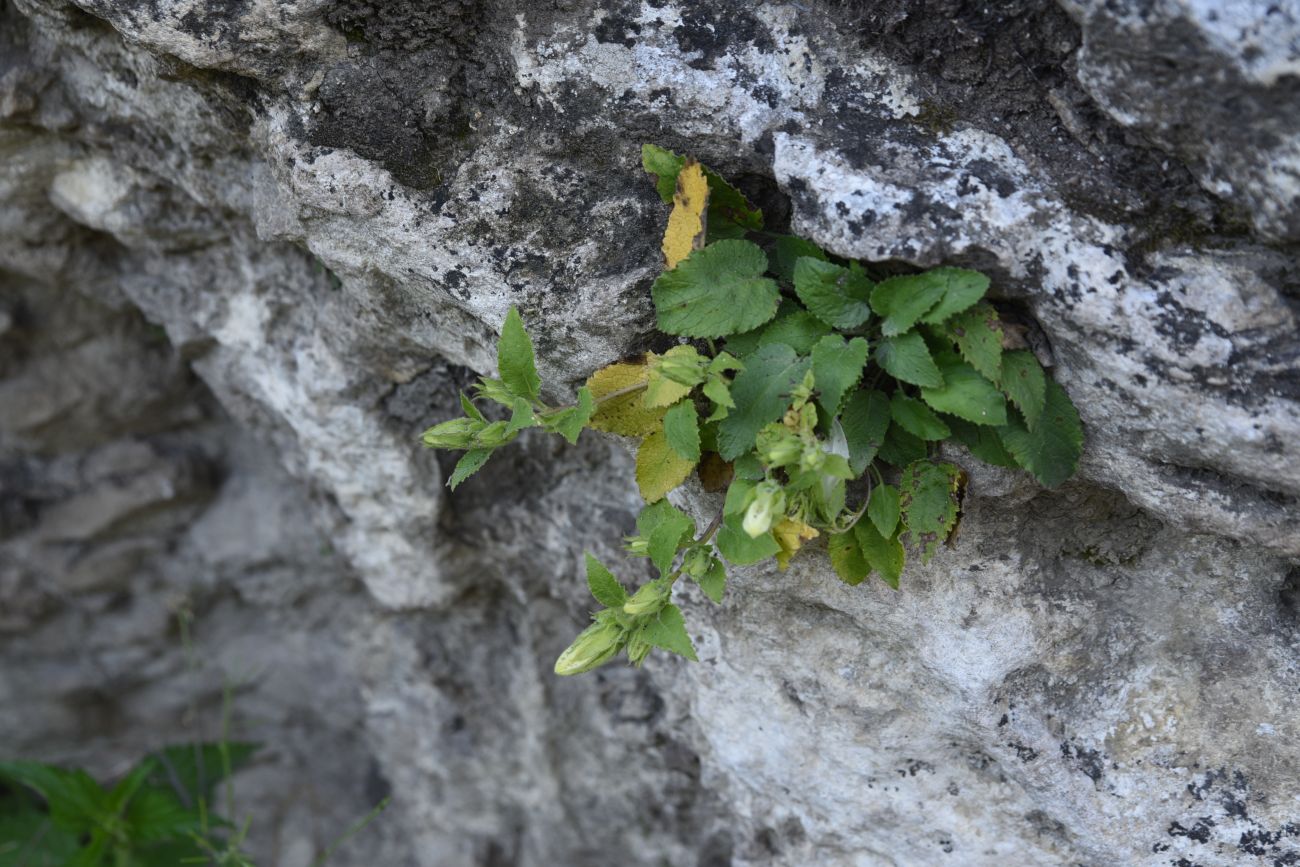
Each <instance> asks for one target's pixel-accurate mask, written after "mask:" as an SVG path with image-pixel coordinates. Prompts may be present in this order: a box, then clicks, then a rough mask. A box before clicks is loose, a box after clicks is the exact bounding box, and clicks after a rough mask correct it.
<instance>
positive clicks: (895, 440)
mask: <svg viewBox="0 0 1300 867" xmlns="http://www.w3.org/2000/svg"><path fill="white" fill-rule="evenodd" d="M925 455H926V448H925V440H923V439H921V438H920V437H916V436H913V435H912V434H910V433H908V432H907V431H906V430H904V429H903V428H902V427H901V426H900V425H899V424H898V423H897V422H894V423H891V424H890V425H889V430H888V431H887V432H886V433H885V441H884V442H883V443H881V445H880V452H879V454H878V457H879V458H880V459H881V460H882V461H884V462H885V463H887V464H889V465H891V466H895V467H905V466H907V465H908V464H910V463H912V461H919V460H920V459H921V458H923V457H925Z"/></svg>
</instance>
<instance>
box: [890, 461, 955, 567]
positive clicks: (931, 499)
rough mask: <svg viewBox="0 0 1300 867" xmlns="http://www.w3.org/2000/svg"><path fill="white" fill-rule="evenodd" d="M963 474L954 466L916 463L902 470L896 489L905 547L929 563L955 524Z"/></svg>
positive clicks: (927, 462)
mask: <svg viewBox="0 0 1300 867" xmlns="http://www.w3.org/2000/svg"><path fill="white" fill-rule="evenodd" d="M964 476H965V473H963V472H962V470H961V468H960V467H958V466H956V465H954V464H946V463H945V464H939V463H933V462H932V461H928V460H918V461H916V462H914V463H912V464H909V465H908V467H907V469H905V470H904V471H903V477H902V479H900V480H899V483H898V487H899V493H900V500H901V508H902V521H903V526H904V528H905V529H906V532H907V537H908V544H909V545H912V546H914V547H916V548H918V549H920V551H921V557H922V560H923V561H927V562H928V561H929V559H930V557H932V556H933V555H934V551H935V548H936V547H938V544H939V543H940V542H942V541H943V540H945V539H947V538H948V534H949V533H950V532H951V531H952V529H953V527H954V526H956V524H957V510H958V508H959V507H960V506H961V491H962V484H963V477H964Z"/></svg>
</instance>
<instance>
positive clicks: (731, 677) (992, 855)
mask: <svg viewBox="0 0 1300 867" xmlns="http://www.w3.org/2000/svg"><path fill="white" fill-rule="evenodd" d="M643 141H653V142H658V143H661V144H664V145H666V146H669V147H674V148H676V149H678V150H684V151H689V152H692V153H694V154H696V155H698V156H699V157H700V158H701V159H703V160H704V161H706V162H708V163H710V164H711V165H713V166H715V167H716V168H718V169H719V170H720V171H722V172H723V173H724V174H726V175H728V176H729V177H731V178H733V179H735V180H736V181H737V182H738V183H739V185H740V186H741V187H743V188H744V189H745V190H746V191H747V192H749V193H750V194H751V195H752V196H753V197H754V198H756V199H757V200H759V201H760V202H761V204H762V205H763V206H764V207H765V209H766V211H767V212H768V214H769V215H772V216H774V217H775V221H776V222H777V223H779V224H780V223H786V222H788V223H789V225H791V226H792V227H793V229H794V230H796V231H798V232H800V233H802V234H805V235H807V236H809V237H811V238H813V239H815V240H816V241H818V242H819V243H821V244H823V245H825V246H827V247H828V248H830V249H832V250H833V251H834V252H836V253H839V254H841V255H845V256H855V257H863V258H867V259H873V260H881V259H892V260H902V261H906V262H911V263H915V264H924V265H930V264H936V263H940V262H942V263H948V264H957V265H966V266H970V267H975V268H979V269H981V270H984V271H986V272H987V273H989V274H990V275H992V276H993V278H994V286H995V293H996V295H997V296H998V297H999V298H1000V299H1001V300H1002V303H1003V304H1004V305H1005V307H1006V309H1007V310H1009V311H1018V312H1019V314H1020V316H1021V318H1022V319H1023V321H1024V323H1025V324H1026V325H1027V326H1028V327H1029V328H1030V331H1031V336H1032V337H1033V338H1034V340H1035V341H1036V344H1037V347H1038V348H1039V349H1040V350H1041V352H1042V353H1044V354H1045V357H1050V358H1051V359H1052V360H1053V361H1054V375H1055V377H1056V379H1057V380H1058V381H1059V382H1061V383H1062V384H1063V385H1064V386H1065V388H1066V389H1067V390H1068V391H1069V393H1070V394H1071V396H1072V397H1073V399H1074V402H1075V403H1076V404H1077V405H1078V407H1079V409H1080V412H1081V414H1082V417H1083V421H1084V424H1085V426H1086V431H1087V436H1088V441H1087V449H1086V454H1085V459H1084V466H1083V468H1082V471H1081V473H1080V475H1079V477H1078V479H1077V480H1076V481H1074V482H1071V483H1069V484H1067V485H1066V486H1064V487H1063V488H1061V489H1060V490H1059V491H1056V492H1043V491H1041V490H1039V489H1038V488H1037V487H1035V486H1034V485H1033V484H1032V483H1031V482H1029V481H1028V480H1027V479H1026V478H1024V477H1022V476H1021V475H1019V474H1017V473H1012V472H1009V471H1003V470H993V469H988V468H984V469H979V465H977V464H974V463H973V462H970V461H966V463H967V464H968V465H969V466H970V468H971V470H972V473H973V480H972V485H971V489H970V495H969V498H968V500H967V504H966V515H965V518H964V523H963V529H962V533H961V536H960V539H959V541H958V543H957V544H956V546H955V548H954V549H953V550H949V551H945V552H944V553H943V554H942V555H941V556H939V557H936V558H935V560H934V561H932V563H931V564H930V565H929V566H928V567H923V566H920V565H919V564H914V565H912V566H911V567H910V568H909V572H908V574H906V575H905V576H904V587H903V590H902V591H901V592H897V593H895V592H893V591H890V590H888V589H887V588H883V587H881V586H879V585H875V586H864V587H860V588H857V589H852V588H847V587H845V586H843V585H841V584H839V583H838V582H837V581H836V580H835V578H834V576H833V575H832V573H831V572H830V571H829V569H828V568H827V567H826V566H825V565H824V564H823V563H822V561H821V560H820V559H819V558H818V557H816V556H813V557H805V558H801V559H800V560H796V561H795V566H794V567H792V569H791V571H790V572H788V573H785V574H778V573H776V572H775V571H770V572H769V571H764V570H761V569H751V570H739V571H738V572H737V573H736V574H735V575H734V576H733V582H732V590H731V592H730V593H729V597H728V600H727V602H726V604H725V605H724V606H723V607H722V608H721V609H714V608H712V607H711V606H709V605H708V604H707V603H704V602H701V600H699V599H693V598H688V599H687V600H686V602H685V603H684V605H685V606H686V608H687V616H688V619H689V621H690V623H691V626H692V631H693V633H694V635H695V637H696V639H697V644H698V645H699V647H700V648H701V651H702V652H701V662H700V663H698V664H694V665H692V664H687V663H683V662H681V661H679V660H670V659H654V660H652V661H651V662H650V663H649V664H648V665H647V666H646V667H645V669H643V670H639V671H638V670H632V669H627V668H622V667H611V668H607V669H602V670H601V671H600V672H599V673H598V674H594V675H589V676H585V677H583V678H578V679H574V680H566V681H563V682H561V681H558V680H557V679H556V678H555V677H554V676H553V675H551V673H550V665H551V662H552V660H553V659H554V657H555V655H556V654H557V653H558V651H559V650H560V649H561V648H562V647H563V646H564V645H565V644H566V643H567V641H568V639H569V638H570V637H571V636H572V634H573V633H574V632H576V630H577V629H578V628H579V627H580V626H581V624H582V621H583V618H584V609H585V606H586V601H585V588H584V587H583V584H582V579H581V575H580V569H579V564H580V562H581V553H582V551H583V550H584V549H589V550H592V551H594V552H595V553H597V554H598V555H601V556H608V557H609V558H610V559H616V558H617V557H618V553H617V542H618V539H619V537H620V535H621V534H623V533H625V532H627V531H629V530H630V529H631V525H632V519H633V517H634V515H635V512H636V510H637V508H638V500H637V497H636V494H635V489H634V486H633V484H632V479H631V473H630V469H629V461H628V460H627V457H626V455H625V453H624V451H623V450H622V447H621V446H620V445H619V444H618V443H616V442H612V441H608V440H605V439H601V438H600V437H598V436H596V435H593V434H590V433H587V434H584V439H583V442H582V444H581V445H580V446H579V447H577V448H573V449H570V448H561V447H559V446H557V445H556V444H555V443H551V442H548V441H543V440H542V439H540V438H535V439H528V438H525V440H524V442H523V443H522V445H520V446H518V447H516V448H515V449H514V450H513V451H511V452H509V453H508V454H509V455H510V457H509V458H508V459H504V460H503V459H500V458H498V459H495V460H494V462H493V463H492V464H490V465H489V468H488V469H486V470H485V471H484V472H483V473H481V474H480V476H479V477H476V478H475V479H473V480H472V481H471V482H469V483H467V484H466V485H465V486H464V487H462V488H460V489H458V490H457V491H456V493H454V494H449V493H447V492H446V488H445V487H443V485H442V480H443V478H444V473H445V471H446V469H447V467H446V465H440V464H439V463H438V460H439V459H436V458H435V457H434V456H432V455H431V454H429V453H425V452H422V451H421V450H420V449H418V448H417V447H416V440H415V435H416V434H417V433H418V432H419V431H420V430H421V429H422V428H423V427H424V426H427V425H428V424H430V423H432V422H433V421H436V420H439V419H441V418H444V417H446V416H448V415H451V414H452V413H453V412H454V406H455V395H456V392H457V390H458V389H459V388H461V387H463V386H464V385H465V383H466V382H467V381H468V380H469V379H470V378H471V377H472V376H473V375H474V374H475V373H482V372H488V371H490V369H491V367H492V363H493V361H492V345H493V335H494V333H495V331H496V330H497V328H498V327H499V325H500V323H501V321H502V319H503V318H504V315H505V312H506V310H507V308H508V307H509V306H510V305H511V304H514V305H517V306H518V307H519V308H520V310H521V311H522V312H523V314H524V317H525V319H526V321H527V322H528V323H529V326H530V329H531V330H532V331H533V333H534V335H535V337H536V339H537V341H538V348H539V354H540V362H541V364H542V366H543V373H544V374H545V375H546V376H547V377H548V378H549V380H550V381H551V382H558V383H565V384H566V387H567V386H573V385H575V384H577V383H579V382H580V381H581V380H582V379H584V378H585V376H586V375H587V373H589V372H590V371H591V370H592V369H594V368H595V367H597V366H600V365H602V364H605V363H608V362H610V361H612V360H614V359H616V358H618V357H620V356H622V355H624V354H627V353H629V352H631V351H635V350H639V349H643V348H645V346H646V343H645V341H646V340H647V338H648V335H649V334H650V332H651V330H652V325H653V322H652V315H651V310H650V306H649V299H648V291H647V288H648V285H649V281H650V280H651V279H652V278H653V276H654V274H655V273H656V272H657V269H658V261H657V257H658V253H657V235H658V232H659V231H660V227H661V224H662V220H663V209H662V205H661V204H660V203H659V202H658V200H657V198H656V197H655V196H654V194H653V191H652V188H651V186H650V184H649V183H648V182H647V180H646V179H645V177H644V176H643V175H642V174H641V172H640V169H639V165H638V157H639V145H640V144H641V142H643ZM0 157H2V158H0V599H2V600H3V605H2V607H0V661H2V668H0V743H2V744H4V748H3V749H4V751H5V752H6V753H16V754H18V755H23V756H30V757H40V758H47V759H54V760H65V761H79V762H87V763H89V764H90V765H91V766H92V767H93V768H94V769H96V770H97V771H100V772H102V773H106V774H107V773H111V772H113V771H115V770H120V769H121V767H122V766H123V764H124V763H126V762H129V761H131V760H132V759H134V758H135V757H136V756H138V755H139V753H140V752H142V751H143V750H145V749H148V748H151V747H156V746H158V745H160V744H161V743H164V742H169V741H173V740H179V739H184V738H187V737H193V736H194V735H195V734H196V733H197V734H199V735H203V736H208V737H211V736H213V735H214V734H215V729H216V726H217V723H218V706H219V704H220V700H221V693H222V690H223V685H225V684H233V686H232V687H230V688H231V689H232V690H233V694H234V706H235V710H236V723H237V725H236V728H237V730H238V732H239V733H240V734H241V735H246V736H251V737H256V738H259V739H261V740H263V741H265V742H266V743H267V745H268V748H267V750H266V752H265V753H264V757H263V759H262V760H261V762H260V763H259V764H258V765H257V767H256V768H255V769H253V770H251V771H249V772H247V773H246V774H244V775H243V776H242V777H241V779H240V792H241V803H242V804H243V805H244V807H245V808H246V810H247V812H249V813H250V814H252V815H254V816H255V817H256V819H255V823H254V832H253V834H254V838H255V839H256V840H257V841H258V843H257V845H258V846H259V847H260V848H259V854H260V855H261V857H262V860H263V862H264V863H266V864H276V865H284V867H294V865H306V864H308V863H310V862H311V860H312V858H313V857H314V856H315V855H316V854H317V853H318V852H319V851H320V849H321V847H322V846H323V845H324V844H325V843H326V842H327V841H328V840H330V839H331V838H333V837H334V836H335V835H336V834H337V833H338V832H340V831H341V830H342V829H343V828H344V827H345V826H346V825H347V824H348V823H349V822H351V821H352V820H354V819H355V818H357V817H358V816H360V815H362V814H363V813H364V812H365V811H366V810H367V809H368V808H369V806H370V805H371V804H373V803H374V802H375V801H377V800H378V799H379V798H381V797H383V796H384V794H386V793H388V792H391V793H393V794H394V796H395V806H394V807H393V808H392V809H391V810H390V811H389V812H388V813H387V814H386V815H385V816H384V818H383V819H381V820H380V821H379V823H377V824H376V825H374V826H372V827H371V828H369V829H367V831H366V832H365V834H364V835H363V836H361V837H358V838H356V839H354V840H353V841H351V843H349V844H348V846H347V847H346V848H345V850H344V851H343V853H342V854H341V855H340V857H339V861H340V863H355V864H363V863H365V864H385V865H388V864H392V865H406V864H410V865H438V867H441V865H461V864H464V865H484V867H488V865H506V864H510V865H515V864H518V865H547V864H573V865H586V864H603V863H609V862H611V861H619V862H622V863H626V864H636V865H659V864H674V865H692V864H698V865H725V864H737V865H809V864H819V865H820V864H828V865H839V864H845V865H848V864H854V865H857V864H862V865H877V864H897V865H931V864H945V863H950V864H954V865H956V864H960V865H985V864H987V865H994V864H1061V865H1067V864H1068V865H1074V864H1087V865H1110V864H1135V865H1137V864H1141V865H1152V867H1154V865H1193V864H1195V865H1202V867H1209V865H1240V864H1260V865H1275V864H1276V865H1285V864H1291V863H1298V862H1300V783H1298V782H1297V781H1298V780H1300V746H1297V744H1298V743H1300V667H1298V666H1297V652H1298V651H1300V571H1298V570H1297V568H1296V563H1297V562H1300V531H1297V529H1296V527H1297V524H1298V523H1300V336H1298V334H1297V327H1296V326H1297V312H1298V311H1300V269H1298V268H1297V261H1296V251H1297V249H1298V247H1297V244H1298V243H1300V9H1298V8H1297V7H1296V6H1295V4H1294V3H1278V4H1264V3H1253V2H1252V3H1246V2H1242V3H1233V4H1218V3H1214V2H1200V0H1181V2H1176V0H1158V2H1124V0H1119V2H1106V3H1102V2H1089V0H1061V3H1060V5H1059V6H1051V5H1046V4H1041V3H1030V2H1023V0H999V2H991V3H968V2H963V0H928V2H924V3H913V2H905V0H878V2H845V3H829V2H816V0H809V2H803V3H790V4H756V5H754V6H753V8H751V5H750V4H738V5H736V6H735V7H734V8H729V9H724V8H720V7H719V6H718V5H717V4H707V3H702V2H694V0H645V2H642V3H636V2H597V0H549V2H545V3H540V2H539V3H524V2H510V0H455V2H446V3H425V2H405V0H387V2H374V0H371V2H366V0H293V2H272V0H230V2H222V3H206V2H202V0H158V2H151V3H130V2H121V0H77V3H76V4H75V5H74V4H72V3H66V2H62V0H0ZM552 396H553V397H556V398H563V397H566V396H567V395H563V394H556V395H552ZM561 445H562V444H561ZM954 458H955V459H957V460H958V461H963V456H962V455H961V454H959V453H954ZM697 505H699V504H698V503H697ZM185 617H188V618H189V622H190V623H191V624H192V626H191V629H190V630H189V632H190V633H191V636H190V637H189V639H188V640H183V638H182V635H181V632H180V630H178V627H177V624H178V622H179V621H178V618H181V619H184V618H185ZM187 648H188V649H187Z"/></svg>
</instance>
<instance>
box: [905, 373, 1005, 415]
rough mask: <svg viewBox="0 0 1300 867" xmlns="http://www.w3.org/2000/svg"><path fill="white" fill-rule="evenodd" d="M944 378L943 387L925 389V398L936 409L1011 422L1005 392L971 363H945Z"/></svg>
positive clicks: (923, 389) (923, 390) (923, 396)
mask: <svg viewBox="0 0 1300 867" xmlns="http://www.w3.org/2000/svg"><path fill="white" fill-rule="evenodd" d="M943 381H944V384H943V386H942V387H940V388H922V389H921V398H922V399H923V400H924V401H925V402H926V403H928V404H929V405H930V406H931V407H933V408H934V409H937V410H939V412H946V413H948V414H949V415H955V416H957V417H958V418H962V419H965V420H966V421H969V422H974V423H975V424H986V425H1004V424H1006V423H1007V402H1006V399H1005V398H1003V397H1002V392H1000V391H998V390H997V387H996V386H994V385H993V383H991V382H989V381H988V380H987V379H985V378H984V377H983V376H980V374H979V372H978V371H976V370H975V368H973V367H971V366H970V365H969V364H966V363H964V362H960V361H956V362H949V363H947V364H945V365H944V368H943Z"/></svg>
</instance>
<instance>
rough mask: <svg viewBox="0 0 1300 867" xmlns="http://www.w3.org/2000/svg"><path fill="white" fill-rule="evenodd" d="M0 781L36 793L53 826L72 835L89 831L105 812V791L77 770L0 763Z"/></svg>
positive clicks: (18, 763) (19, 763)
mask: <svg viewBox="0 0 1300 867" xmlns="http://www.w3.org/2000/svg"><path fill="white" fill-rule="evenodd" d="M0 781H5V782H8V783H11V784H14V785H19V786H26V787H27V788H29V789H31V790H32V791H34V792H36V793H37V794H39V795H40V796H41V797H42V798H44V799H45V803H46V805H47V806H48V807H49V811H50V819H51V821H52V822H53V823H54V824H55V826H56V827H58V828H61V829H63V830H66V831H69V832H71V833H74V834H82V833H85V832H88V831H90V830H91V829H92V828H94V827H96V825H97V823H98V822H99V821H100V820H101V819H102V818H104V817H105V815H106V813H107V805H108V797H109V793H108V792H106V791H105V790H104V788H103V787H102V786H100V785H99V783H97V782H95V780H94V778H93V777H91V776H90V774H87V773H86V772H85V771H83V770H80V769H64V768H56V767H54V766H52V765H43V764H40V763H39V762H27V761H17V762H0Z"/></svg>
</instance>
